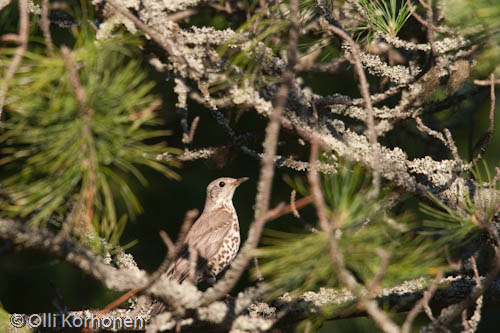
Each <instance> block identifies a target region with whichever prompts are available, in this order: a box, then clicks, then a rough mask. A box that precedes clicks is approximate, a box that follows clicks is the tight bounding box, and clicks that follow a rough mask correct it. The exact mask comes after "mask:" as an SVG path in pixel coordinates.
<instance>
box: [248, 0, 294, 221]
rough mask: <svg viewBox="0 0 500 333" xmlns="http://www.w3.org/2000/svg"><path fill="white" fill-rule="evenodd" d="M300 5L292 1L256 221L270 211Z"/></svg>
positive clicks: (267, 130) (265, 151) (257, 199)
mask: <svg viewBox="0 0 500 333" xmlns="http://www.w3.org/2000/svg"><path fill="white" fill-rule="evenodd" d="M298 11H299V4H298V0H291V1H290V25H291V26H290V32H289V42H288V64H287V68H286V70H285V73H284V74H283V82H282V84H281V85H280V87H279V89H278V93H277V94H276V100H275V103H274V104H275V105H274V111H273V113H272V114H271V116H270V120H269V124H268V126H267V128H266V137H265V140H264V143H263V148H264V155H263V157H262V163H261V165H262V166H261V169H260V170H261V171H260V179H259V183H258V186H257V191H258V192H257V198H256V203H255V207H256V208H255V219H258V218H260V216H262V215H264V214H265V213H266V212H267V210H268V209H269V201H270V197H271V187H272V181H273V177H274V157H275V155H276V147H277V145H278V137H279V131H280V121H281V114H282V113H283V111H284V109H285V105H286V102H287V99H288V93H289V90H290V89H291V85H292V83H293V78H294V67H295V65H296V63H297V43H298V38H299V29H300V26H299V22H298V14H299V13H298Z"/></svg>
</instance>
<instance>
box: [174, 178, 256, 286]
mask: <svg viewBox="0 0 500 333" xmlns="http://www.w3.org/2000/svg"><path fill="white" fill-rule="evenodd" d="M246 180H248V178H247V177H244V178H238V179H235V178H229V177H224V178H218V179H216V180H214V181H212V182H211V183H210V184H208V186H207V196H206V199H205V207H204V208H203V212H202V213H201V215H200V217H199V218H198V219H197V220H196V222H195V223H194V224H193V226H192V227H191V229H190V230H189V232H188V234H187V236H186V239H185V240H184V244H183V246H182V248H181V250H180V251H179V254H178V255H177V257H176V259H175V260H174V261H173V262H172V264H171V265H170V267H169V268H168V269H167V272H166V275H167V277H168V278H170V279H172V280H175V281H177V282H179V283H182V282H183V281H184V280H185V279H186V278H188V277H189V276H190V271H191V270H192V268H191V262H193V265H194V262H196V268H195V269H194V271H193V272H194V275H195V276H193V277H192V278H193V282H194V283H199V282H201V281H203V280H204V281H206V282H208V283H211V284H213V283H215V281H216V276H217V274H219V273H220V272H221V271H222V270H223V269H224V268H225V267H226V266H227V265H229V263H231V261H232V260H233V259H234V257H236V253H238V249H239V247H240V227H239V223H238V215H237V214H236V210H235V209H234V206H233V194H234V191H235V190H236V188H237V187H238V186H239V185H240V184H241V183H243V182H244V181H246Z"/></svg>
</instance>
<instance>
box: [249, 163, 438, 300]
mask: <svg viewBox="0 0 500 333" xmlns="http://www.w3.org/2000/svg"><path fill="white" fill-rule="evenodd" d="M293 186H294V187H295V188H296V189H297V190H298V191H299V192H302V193H303V194H307V193H305V192H306V191H307V190H306V189H305V186H304V185H303V184H301V183H300V180H297V181H295V182H294V184H293ZM322 187H323V195H324V197H325V201H326V203H327V205H328V212H327V215H328V217H329V218H330V219H332V221H333V219H335V221H336V222H335V226H336V230H335V236H336V237H337V240H338V243H339V246H340V248H341V249H342V253H343V255H344V260H345V264H346V267H347V268H348V269H349V270H350V271H351V272H352V273H353V274H354V275H355V276H356V277H357V278H358V279H359V281H360V282H361V283H364V284H366V285H369V284H370V283H371V281H373V279H374V278H375V276H376V275H377V274H378V272H379V271H380V269H381V268H380V267H381V263H382V261H383V259H382V257H384V256H385V255H388V258H389V262H388V266H387V268H386V270H385V272H384V273H383V276H384V278H383V281H382V282H381V283H382V285H385V286H388V285H393V284H396V283H399V282H402V281H404V280H407V279H411V278H416V277H420V276H429V275H431V273H432V271H434V268H435V267H436V266H438V265H440V264H442V259H441V258H439V257H438V256H436V255H435V252H434V251H431V250H430V249H431V243H430V242H429V239H425V238H424V237H422V236H420V235H419V234H418V232H416V228H415V223H414V222H413V221H412V219H411V218H410V216H409V215H408V214H398V215H394V216H391V212H390V210H389V206H390V205H389V203H390V201H389V199H388V193H387V191H386V192H385V193H382V194H381V195H380V196H379V197H378V198H369V195H368V194H369V192H370V187H371V180H370V177H369V175H368V174H367V172H366V171H365V170H364V169H363V168H361V167H360V166H359V165H353V164H351V163H343V164H341V167H340V168H339V170H338V173H337V174H335V175H328V176H323V178H322ZM264 235H265V238H264V241H263V243H264V245H265V246H263V247H261V248H260V249H259V251H258V253H259V256H260V257H261V258H262V261H263V264H262V265H261V271H262V273H263V275H264V276H265V277H266V281H268V283H269V284H270V285H271V286H272V289H273V290H275V294H273V295H278V294H280V293H283V292H286V291H289V292H292V293H295V294H299V293H301V292H304V291H307V290H318V289H319V288H320V287H326V286H330V287H336V286H339V281H338V278H337V273H336V271H335V268H334V266H333V265H332V258H331V257H330V255H329V244H328V238H327V236H326V234H325V233H324V232H312V233H288V232H286V233H285V232H278V231H274V230H267V231H266V233H265V234H264Z"/></svg>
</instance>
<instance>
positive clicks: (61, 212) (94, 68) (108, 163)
mask: <svg viewBox="0 0 500 333" xmlns="http://www.w3.org/2000/svg"><path fill="white" fill-rule="evenodd" d="M75 32H76V36H75V39H76V42H75V45H74V48H73V51H72V52H71V61H72V62H73V64H74V67H75V69H76V70H77V72H78V79H79V81H80V83H81V85H82V87H83V89H84V90H85V95H86V103H87V104H88V110H87V111H82V108H83V106H82V105H80V103H79V101H78V99H77V98H76V93H75V87H74V86H73V85H72V83H71V81H70V74H69V72H68V70H67V67H66V66H65V63H64V60H63V57H62V56H61V55H60V54H59V52H58V54H57V55H56V56H54V57H48V56H46V55H45V54H44V52H45V51H44V50H43V49H41V50H40V52H39V53H34V52H27V53H26V54H25V57H24V60H23V63H22V64H21V67H20V69H19V70H18V73H17V75H16V76H15V78H14V79H13V80H12V82H10V83H9V85H10V89H9V97H8V100H7V108H8V111H9V112H8V119H7V121H3V122H1V123H0V126H1V127H0V130H1V132H0V142H2V149H1V153H2V156H1V158H0V166H2V167H3V168H4V172H3V173H2V175H1V177H2V179H1V181H2V187H1V189H0V190H1V195H2V196H1V201H0V208H1V210H2V214H3V215H7V216H9V217H22V218H27V219H28V220H29V221H30V222H31V224H32V225H34V226H39V225H41V226H42V227H43V226H45V225H47V223H48V222H50V224H51V225H54V226H56V227H59V226H61V225H62V224H64V223H70V221H72V220H75V219H76V220H77V221H74V222H73V221H72V222H71V223H73V225H72V226H71V230H72V231H78V230H79V229H81V228H83V229H85V231H90V230H88V228H89V226H88V225H87V226H83V227H82V226H80V225H79V223H80V224H85V223H87V222H90V223H91V224H92V226H93V227H91V226H90V229H91V230H93V233H95V234H96V235H98V236H99V237H103V238H104V239H106V240H107V241H108V242H110V243H111V244H113V245H117V244H118V242H119V237H120V235H121V233H122V232H123V229H124V227H125V222H126V220H127V216H126V215H123V216H121V217H120V218H119V217H117V213H116V208H115V206H116V202H117V200H121V202H123V204H124V205H125V206H126V208H127V212H128V215H129V216H131V217H134V216H135V214H137V213H139V212H140V211H141V206H140V204H139V201H138V200H137V198H136V196H135V194H134V192H133V191H132V190H131V188H130V187H129V185H128V183H127V177H128V175H133V176H134V177H135V178H136V179H137V180H139V181H140V182H141V183H142V184H146V183H147V180H146V178H145V177H144V176H143V175H142V173H141V171H140V170H139V168H138V166H140V165H143V166H146V167H149V168H152V169H155V170H157V171H158V172H161V173H162V174H164V175H165V176H167V177H171V178H177V177H178V175H177V174H176V173H175V172H174V171H173V170H171V168H169V167H168V166H167V165H165V164H164V163H162V162H159V161H156V159H155V157H156V155H157V154H158V153H162V152H165V151H170V152H175V150H172V149H169V148H167V147H166V145H165V144H153V143H152V142H153V141H151V140H153V139H155V138H162V137H164V136H165V135H168V134H169V132H168V131H165V130H161V129H160V127H159V125H161V123H160V122H159V119H158V118H157V115H156V114H155V109H156V108H158V107H159V106H160V105H161V100H160V99H158V97H157V96H155V95H154V94H152V93H151V89H152V88H153V86H154V83H153V82H151V81H148V80H147V79H146V73H145V71H144V69H143V68H141V66H140V63H139V62H138V61H136V60H135V59H134V58H135V57H136V55H137V52H139V43H138V41H137V40H135V39H132V38H130V37H125V36H117V37H115V38H113V39H109V40H106V41H99V42H97V41H95V39H94V37H93V35H92V33H91V32H90V30H89V29H88V28H85V27H81V28H80V29H78V31H75ZM13 53H14V48H4V49H2V51H1V53H0V70H1V71H2V72H4V71H5V70H6V68H7V66H8V64H9V63H10V59H11V56H12V54H13ZM2 75H3V74H2ZM82 221H83V222H82ZM76 234H78V232H76ZM80 234H81V233H80ZM91 234H92V233H91ZM91 238H92V237H91ZM93 239H97V238H96V237H93Z"/></svg>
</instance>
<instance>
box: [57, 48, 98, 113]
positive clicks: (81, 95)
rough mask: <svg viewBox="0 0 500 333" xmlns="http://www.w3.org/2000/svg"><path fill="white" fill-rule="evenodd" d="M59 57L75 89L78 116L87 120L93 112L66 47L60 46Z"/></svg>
mask: <svg viewBox="0 0 500 333" xmlns="http://www.w3.org/2000/svg"><path fill="white" fill-rule="evenodd" d="M61 55H62V56H63V59H64V65H65V66H66V69H67V70H68V74H69V79H70V82H71V85H72V86H73V88H74V89H75V96H76V99H77V100H78V103H79V105H80V115H81V116H82V118H84V119H88V118H90V117H91V116H92V112H93V111H92V109H91V108H90V107H89V105H88V104H87V94H86V93H85V89H84V88H83V86H82V85H81V83H80V79H79V78H78V72H77V71H76V67H75V65H74V64H73V61H72V60H71V52H70V50H69V48H68V47H67V46H66V45H62V46H61Z"/></svg>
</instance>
